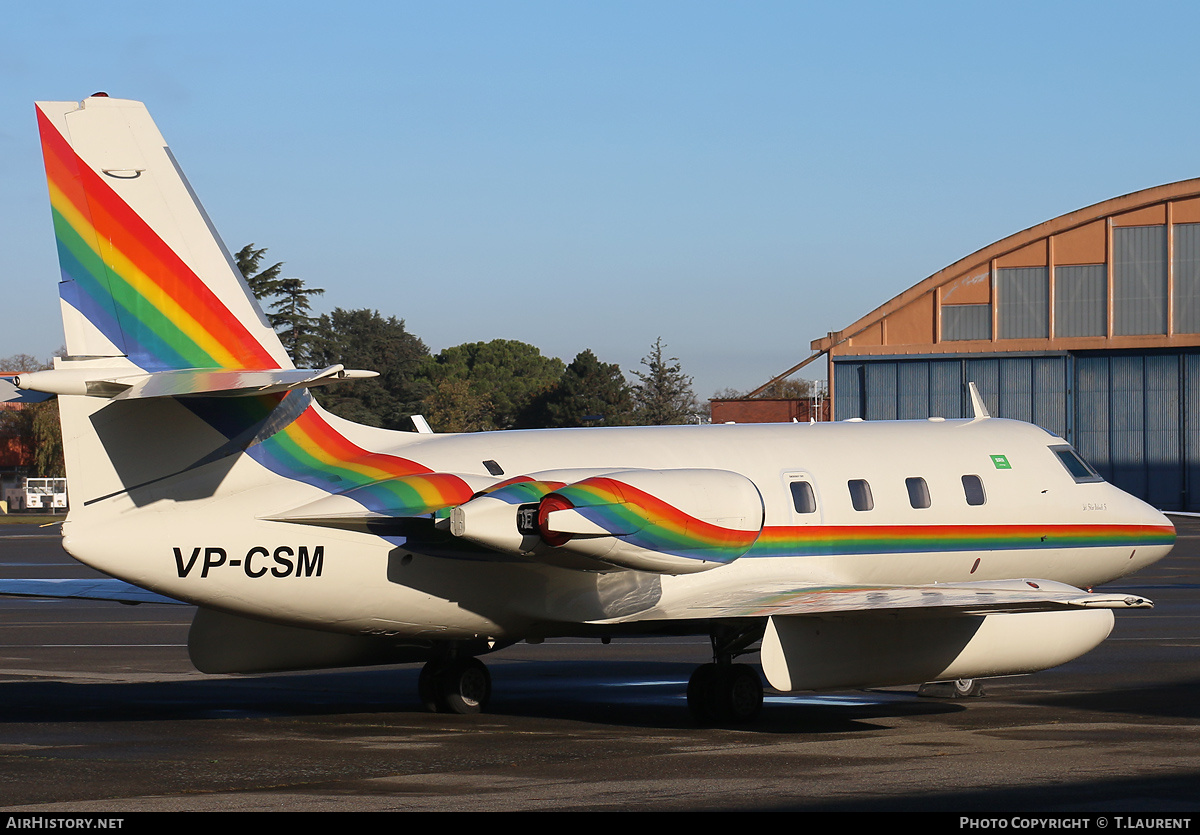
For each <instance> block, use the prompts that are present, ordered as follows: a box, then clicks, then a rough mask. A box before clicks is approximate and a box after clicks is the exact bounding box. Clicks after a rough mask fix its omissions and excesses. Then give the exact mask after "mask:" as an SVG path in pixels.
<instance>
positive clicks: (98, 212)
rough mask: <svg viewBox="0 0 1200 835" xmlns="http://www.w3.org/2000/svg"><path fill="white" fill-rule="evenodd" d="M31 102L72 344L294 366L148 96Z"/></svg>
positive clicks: (82, 352) (164, 360) (158, 363)
mask: <svg viewBox="0 0 1200 835" xmlns="http://www.w3.org/2000/svg"><path fill="white" fill-rule="evenodd" d="M37 111H38V125H39V129H40V131H41V139H42V151H43V154H44V157H45V162H46V175H47V179H48V181H49V186H50V203H51V207H52V210H53V214H54V231H55V236H56V238H57V242H58V255H59V263H60V265H61V268H62V281H61V283H60V284H59V293H60V297H61V300H62V314H63V324H64V328H65V330H66V340H67V341H66V347H67V353H68V354H69V355H70V356H72V357H106V358H108V357H112V358H117V357H124V358H128V360H129V361H130V362H131V363H132V364H134V365H136V366H137V367H138V368H140V369H142V370H145V371H162V370H169V369H185V368H206V369H211V368H227V369H275V368H280V369H287V368H291V367H292V363H291V360H290V359H289V358H288V355H287V352H286V351H285V350H284V348H283V345H282V343H281V342H280V341H279V338H278V337H277V336H276V334H275V332H274V330H273V329H272V328H271V326H270V325H269V324H268V323H267V321H266V319H265V317H264V316H263V314H262V312H261V310H260V309H259V307H258V304H257V303H256V302H255V300H254V298H253V296H252V295H251V294H250V292H249V290H248V288H247V287H246V283H245V281H244V279H243V278H242V276H241V274H240V273H239V272H238V270H237V267H236V265H235V264H234V262H233V259H232V258H231V257H230V255H229V252H228V250H227V249H226V248H225V246H224V244H222V243H221V239H220V237H219V236H218V235H217V233H216V230H215V229H214V228H213V226H212V223H211V222H210V221H209V219H208V216H207V215H206V214H205V212H204V209H203V207H202V206H201V205H200V203H199V201H198V200H197V199H196V197H195V195H194V194H193V192H192V190H191V187H190V186H189V185H188V182H187V180H186V179H185V178H184V176H183V173H182V171H181V170H180V169H179V166H178V165H177V164H176V162H175V158H174V157H173V156H172V155H171V151H170V149H169V148H168V147H167V145H166V142H164V141H163V138H162V134H160V133H159V131H158V128H157V127H156V126H155V124H154V121H153V120H152V119H151V118H150V114H149V112H148V111H147V110H146V106H145V105H144V104H142V103H141V102H135V101H127V100H123V99H113V98H108V97H107V96H103V95H97V96H93V97H91V98H87V99H84V100H83V101H82V102H39V103H38V105H37Z"/></svg>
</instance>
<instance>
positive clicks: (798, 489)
mask: <svg viewBox="0 0 1200 835" xmlns="http://www.w3.org/2000/svg"><path fill="white" fill-rule="evenodd" d="M790 486H791V488H792V506H793V507H795V508H796V512H797V513H816V512H817V497H816V496H815V495H813V489H812V485H811V484H809V483H808V482H807V481H793V482H792V483H791V485H790Z"/></svg>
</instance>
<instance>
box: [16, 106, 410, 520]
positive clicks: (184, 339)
mask: <svg viewBox="0 0 1200 835" xmlns="http://www.w3.org/2000/svg"><path fill="white" fill-rule="evenodd" d="M37 115H38V126H39V129H40V131H41V140H42V149H43V154H44V156H45V162H46V174H47V179H48V181H49V187H50V203H51V208H52V211H53V218H54V232H55V237H56V240H57V243H58V254H59V262H60V265H61V268H62V278H61V282H60V284H59V295H60V298H61V302H62V318H63V326H64V330H65V332H66V348H67V354H68V356H67V357H66V358H65V359H60V360H57V361H56V362H55V368H54V369H53V370H50V371H41V372H35V373H31V374H22V375H20V376H19V377H17V378H14V379H13V381H12V386H11V387H15V388H16V389H18V390H24V391H34V392H43V393H49V394H56V395H63V397H62V398H61V400H60V404H59V405H60V411H61V415H62V423H63V437H64V450H65V453H66V459H67V474H68V478H69V487H70V490H71V494H72V499H71V501H72V511H71V512H72V514H73V518H78V514H79V512H80V511H86V508H87V507H89V506H93V505H94V506H95V507H97V508H100V507H102V506H106V505H108V504H109V503H108V502H102V501H101V500H102V499H113V500H116V497H119V496H123V497H126V498H127V499H132V500H133V501H134V502H135V503H137V504H141V503H148V502H154V501H157V500H158V499H160V498H162V497H164V496H165V495H167V493H166V492H164V491H165V490H166V487H165V486H164V485H166V481H165V480H166V479H175V481H173V482H171V487H170V489H171V490H174V491H176V493H178V488H177V487H176V486H175V485H177V484H179V483H182V481H183V480H185V477H186V478H191V479H192V482H193V486H192V487H191V488H189V489H191V490H193V492H195V491H196V490H199V493H198V495H205V496H208V495H215V494H216V493H217V492H219V491H220V490H223V489H227V488H226V487H224V486H223V484H224V483H225V481H226V474H227V473H228V471H230V469H231V468H234V467H235V466H238V464H239V462H241V466H242V467H243V469H249V470H251V471H252V475H251V476H250V477H249V481H254V480H255V479H260V480H261V479H264V478H267V477H275V476H277V475H278V474H279V473H280V472H285V471H286V472H287V473H288V474H289V475H288V477H291V478H293V479H294V480H299V479H300V478H301V477H304V478H307V479H308V480H309V481H310V482H311V481H314V477H311V474H310V473H309V470H312V469H316V470H321V468H322V467H329V466H334V465H335V464H336V462H337V461H339V460H340V459H339V455H343V454H345V455H351V456H354V455H358V456H368V457H369V456H370V453H368V452H367V451H365V450H363V449H361V448H359V447H357V446H354V445H351V444H348V442H345V439H344V438H343V437H342V436H341V435H340V434H339V433H338V432H337V431H336V430H334V429H332V428H330V427H329V421H328V420H327V419H326V418H325V417H323V416H322V415H321V413H320V412H319V409H317V407H316V405H315V404H314V403H313V401H312V398H311V397H310V396H309V395H308V394H307V392H305V391H303V389H307V388H310V387H312V386H317V385H324V384H326V383H330V382H334V381H336V380H342V379H346V378H351V377H364V376H374V374H373V372H363V371H349V370H346V369H344V368H342V367H341V366H340V365H334V366H331V367H329V368H325V369H320V370H311V369H307V370H306V369H299V370H298V369H295V368H294V366H293V364H292V361H291V359H290V358H289V357H288V354H287V352H286V350H285V349H284V347H283V344H282V343H281V341H280V340H279V338H278V336H277V335H276V334H275V331H274V329H273V328H272V327H271V326H270V324H269V323H268V322H267V320H266V318H265V317H264V316H263V314H262V311H261V310H260V309H259V307H258V304H257V302H256V301H255V299H254V298H253V296H252V295H251V293H250V291H249V289H248V287H247V286H246V282H245V279H244V278H243V277H242V275H241V273H240V272H239V271H238V269H237V266H236V264H235V263H234V261H233V259H232V258H231V256H230V255H229V252H228V250H227V249H226V248H225V246H224V244H222V243H221V239H220V237H219V236H218V235H217V233H216V230H215V229H214V228H213V225H212V223H211V222H210V220H209V218H208V216H207V215H206V214H205V212H204V209H203V207H202V206H201V205H200V203H199V201H198V200H197V199H196V196H195V194H194V193H193V192H192V189H191V187H190V186H189V185H188V182H187V180H186V179H185V178H184V176H183V173H182V171H181V170H180V168H179V166H178V164H177V163H176V161H175V158H174V157H173V156H172V155H171V151H170V149H169V148H167V145H166V143H165V142H164V141H163V138H162V135H161V134H160V133H159V131H158V128H157V127H156V126H155V124H154V122H153V120H152V119H151V118H150V114H149V113H148V112H147V110H146V107H145V105H143V104H142V103H141V102H135V101H126V100H121V99H112V98H108V97H107V96H104V95H102V94H100V95H96V96H92V97H91V98H87V99H84V100H83V101H82V102H39V103H38V105H37ZM314 433H316V435H317V436H319V438H320V439H322V442H323V444H324V445H323V446H318V448H317V452H316V455H315V456H309V457H307V458H306V457H304V456H303V455H300V458H301V459H302V460H303V461H305V462H309V464H308V466H307V467H304V466H300V465H299V464H297V463H296V458H297V455H299V453H294V451H295V450H308V449H310V448H313V447H314V442H312V440H311V437H310V436H312V435H313V434H314ZM338 444H341V446H340V447H339V446H337V445H338ZM332 448H337V449H338V450H339V452H338V453H337V454H333V453H330V452H329V449H332ZM242 453H249V454H248V455H243V454H242ZM255 460H257V461H258V462H259V463H254V461H255ZM289 468H290V469H289ZM393 469H394V468H393ZM401 469H403V471H404V472H408V471H409V470H410V469H411V468H407V465H406V466H405V467H402V468H401ZM201 470H203V471H204V472H205V473H206V474H207V475H205V476H204V478H203V479H196V478H192V477H193V475H195V473H197V472H199V471H201ZM371 472H374V470H371ZM297 473H299V475H297ZM205 479H207V480H205ZM234 481H236V479H229V483H230V484H232V483H233V482H234ZM330 481H331V483H332V480H330ZM196 483H200V484H203V487H201V488H197V487H195V486H194V484H196ZM240 483H241V485H242V486H243V487H244V486H245V484H247V483H249V482H248V481H247V480H246V479H245V478H243V480H242V482H240ZM228 489H237V488H233V487H229V488H228ZM171 495H175V494H174V493H173V494H171ZM180 495H182V494H180ZM98 503H99V504H98Z"/></svg>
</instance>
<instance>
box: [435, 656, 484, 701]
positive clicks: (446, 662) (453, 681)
mask: <svg viewBox="0 0 1200 835" xmlns="http://www.w3.org/2000/svg"><path fill="white" fill-rule="evenodd" d="M417 690H418V692H419V693H420V695H421V701H422V702H423V703H424V705H425V709H426V710H428V711H429V712H431V713H459V714H470V713H482V712H483V709H484V708H485V707H487V703H488V699H489V698H491V695H492V676H491V674H490V673H488V669H487V667H485V666H484V664H483V662H482V661H480V660H479V659H478V658H473V657H470V656H464V657H459V658H455V657H453V656H450V657H446V658H435V659H433V660H432V661H428V662H426V664H425V666H424V667H422V668H421V677H420V678H419V679H418V680H417Z"/></svg>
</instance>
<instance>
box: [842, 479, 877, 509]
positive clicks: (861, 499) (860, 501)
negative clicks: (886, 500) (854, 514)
mask: <svg viewBox="0 0 1200 835" xmlns="http://www.w3.org/2000/svg"><path fill="white" fill-rule="evenodd" d="M846 485H847V486H848V487H849V488H850V501H851V502H853V503H854V509H855V510H871V509H872V508H874V507H875V499H874V498H872V497H871V485H870V484H867V482H866V480H865V479H861V478H855V479H851V480H850V481H848V482H846Z"/></svg>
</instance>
